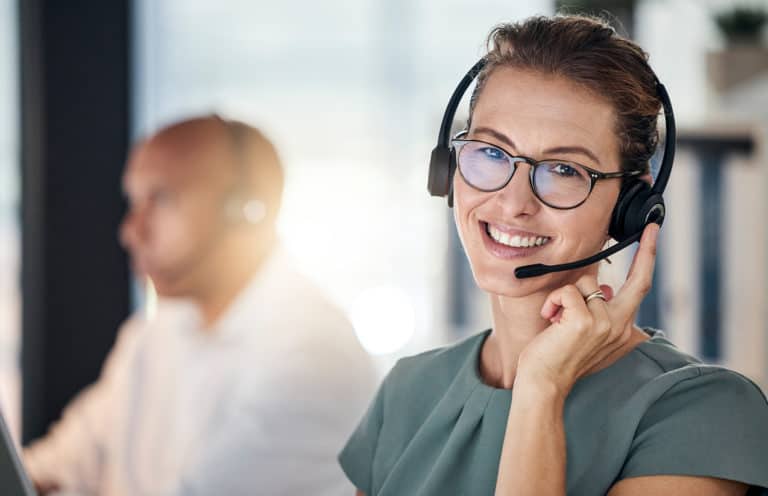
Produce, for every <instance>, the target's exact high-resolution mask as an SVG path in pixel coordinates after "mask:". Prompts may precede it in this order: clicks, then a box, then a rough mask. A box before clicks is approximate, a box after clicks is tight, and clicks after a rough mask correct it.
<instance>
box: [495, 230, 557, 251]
mask: <svg viewBox="0 0 768 496" xmlns="http://www.w3.org/2000/svg"><path fill="white" fill-rule="evenodd" d="M488 234H490V235H491V238H493V239H494V240H495V241H496V242H497V243H501V244H503V245H507V246H511V247H513V248H528V247H532V246H542V245H544V244H546V243H547V242H548V241H549V240H550V238H549V237H547V236H528V237H520V235H519V234H515V235H514V236H510V235H509V233H505V232H503V231H500V230H498V229H496V228H495V227H493V226H492V225H490V224H488Z"/></svg>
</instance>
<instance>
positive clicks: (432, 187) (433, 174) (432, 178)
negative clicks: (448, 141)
mask: <svg viewBox="0 0 768 496" xmlns="http://www.w3.org/2000/svg"><path fill="white" fill-rule="evenodd" d="M452 155H453V151H452V150H451V149H450V148H448V147H445V146H440V145H438V146H436V147H435V148H434V149H433V150H432V156H431V157H430V160H429V181H428V183H427V190H428V191H429V194H430V195H432V196H446V195H447V194H448V193H449V192H450V191H451V162H452Z"/></svg>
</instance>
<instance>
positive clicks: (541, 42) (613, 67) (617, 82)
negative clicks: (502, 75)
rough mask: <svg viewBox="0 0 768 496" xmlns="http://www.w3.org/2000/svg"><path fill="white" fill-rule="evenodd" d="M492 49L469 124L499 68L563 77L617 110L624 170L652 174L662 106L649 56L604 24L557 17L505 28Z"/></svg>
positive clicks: (494, 36)
mask: <svg viewBox="0 0 768 496" xmlns="http://www.w3.org/2000/svg"><path fill="white" fill-rule="evenodd" d="M487 45H488V53H487V55H486V60H487V64H486V66H485V67H484V68H483V70H482V71H481V72H480V74H478V76H477V85H476V86H475V89H474V91H473V93H472V98H471V100H470V110H469V121H470V123H471V120H472V113H473V111H474V108H475V105H476V103H477V99H478V98H479V96H480V94H481V93H482V91H483V87H484V86H485V82H486V81H487V79H488V77H489V76H490V75H491V74H492V73H493V71H494V70H495V69H497V68H498V67H502V66H503V67H514V68H519V69H526V70H534V71H538V72H541V73H544V74H551V75H556V76H563V77H565V78H567V79H569V80H570V81H572V82H574V83H576V84H578V85H579V86H581V87H583V88H585V89H587V90H588V91H590V92H592V93H594V94H596V95H598V96H600V97H602V98H604V99H606V100H607V101H609V102H610V103H611V104H612V105H613V108H614V111H615V112H616V117H617V119H616V135H617V138H618V140H619V154H620V159H621V168H622V169H623V170H625V171H630V170H642V171H644V172H648V170H649V166H648V164H649V160H650V158H651V156H652V155H653V152H654V151H655V149H656V145H657V144H658V133H657V130H656V121H657V117H658V114H659V111H660V110H661V102H660V100H659V98H658V96H657V93H656V76H655V75H654V73H653V71H652V69H651V68H650V66H649V65H648V55H647V54H646V53H645V52H644V51H643V50H642V49H641V48H640V47H639V46H638V45H637V44H635V43H634V42H632V41H630V40H628V39H626V38H623V37H621V36H619V35H618V34H617V33H616V31H615V30H614V29H613V28H612V27H611V26H610V25H608V24H607V23H606V22H605V21H603V20H602V19H598V18H592V17H585V16H577V15H557V16H554V17H531V18H529V19H526V20H525V21H522V22H517V23H505V24H500V25H498V26H496V27H495V28H494V29H493V30H492V31H491V33H490V34H489V35H488V41H487ZM468 127H469V125H468Z"/></svg>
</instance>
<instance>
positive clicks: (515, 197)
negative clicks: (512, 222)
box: [496, 162, 540, 216]
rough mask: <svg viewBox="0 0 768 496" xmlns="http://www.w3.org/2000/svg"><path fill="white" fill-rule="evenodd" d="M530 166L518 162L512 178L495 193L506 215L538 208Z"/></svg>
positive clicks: (532, 211)
mask: <svg viewBox="0 0 768 496" xmlns="http://www.w3.org/2000/svg"><path fill="white" fill-rule="evenodd" d="M531 167H532V166H531V165H530V164H528V163H526V162H518V163H517V169H515V173H514V174H513V175H512V178H511V179H510V180H509V182H508V183H507V185H506V186H504V187H503V188H502V189H500V190H499V191H498V192H497V193H496V200H497V201H498V202H499V203H500V205H501V206H502V208H503V209H504V210H505V213H506V214H507V215H512V216H515V215H524V214H533V213H535V212H536V211H537V210H538V209H539V208H540V204H539V201H538V199H537V198H536V195H535V194H534V193H533V188H532V186H531V181H530V172H531V171H530V168H531Z"/></svg>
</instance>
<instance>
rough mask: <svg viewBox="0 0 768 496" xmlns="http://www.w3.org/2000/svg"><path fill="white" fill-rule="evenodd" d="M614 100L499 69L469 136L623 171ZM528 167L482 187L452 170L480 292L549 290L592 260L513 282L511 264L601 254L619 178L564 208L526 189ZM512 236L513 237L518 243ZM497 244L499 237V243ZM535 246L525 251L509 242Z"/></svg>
mask: <svg viewBox="0 0 768 496" xmlns="http://www.w3.org/2000/svg"><path fill="white" fill-rule="evenodd" d="M614 122H615V114H614V111H613V108H612V107H611V105H610V104H609V103H608V102H607V101H604V100H603V99H601V98H599V97H597V96H595V95H593V94H592V93H590V92H588V91H587V90H585V89H583V88H581V87H579V86H577V85H575V84H574V83H572V82H570V81H569V80H567V79H564V78H562V77H559V76H551V75H543V74H541V73H538V72H532V71H525V70H520V69H513V68H508V67H501V68H498V69H496V70H495V71H494V72H493V73H492V74H491V76H490V77H489V78H488V80H487V81H486V85H485V88H484V89H483V90H482V92H481V94H480V97H479V99H478V101H477V104H476V106H475V110H474V113H473V116H472V126H471V128H470V129H469V134H468V136H467V139H477V140H482V141H485V142H489V143H492V144H495V145H498V146H500V147H502V148H503V149H505V150H507V151H508V152H509V153H510V154H513V155H521V156H526V157H530V158H533V159H536V160H541V159H544V158H558V159H563V160H567V161H569V162H576V163H579V164H582V165H585V166H587V167H589V168H592V169H595V170H598V171H603V172H612V171H618V170H620V167H619V151H618V141H617V138H616V136H615V134H614V131H613V130H614ZM529 167H530V166H529V165H528V164H526V163H524V162H521V163H519V164H518V166H517V170H516V172H515V174H514V175H513V176H512V179H511V180H510V181H509V183H508V184H507V185H506V186H505V187H504V188H503V189H501V190H498V191H494V192H483V191H479V190H477V189H475V188H473V187H472V186H470V185H469V184H467V183H466V182H465V180H464V179H463V178H462V176H461V174H459V173H458V171H457V173H456V174H455V176H454V183H453V184H454V219H455V221H456V226H457V228H458V231H459V236H460V238H461V241H462V244H463V246H464V250H465V251H466V253H467V256H468V258H469V262H470V265H471V266H472V272H473V274H474V277H475V280H476V282H477V284H478V286H480V288H481V289H483V290H485V291H488V292H490V293H494V294H500V295H506V296H515V297H519V296H525V295H528V294H531V293H534V292H538V291H550V290H552V289H554V288H556V287H559V286H562V285H564V284H567V283H569V282H574V281H575V280H576V279H577V278H578V277H579V276H580V275H582V274H584V273H585V272H587V271H591V272H593V273H596V271H597V266H596V265H593V266H590V267H588V268H585V269H580V270H576V271H567V272H559V273H553V274H548V275H545V276H539V277H533V278H530V279H517V278H516V277H515V275H514V271H515V268H516V267H520V266H523V265H528V264H533V263H544V264H559V263H564V262H570V261H573V260H578V259H581V258H584V257H588V256H590V255H593V254H595V253H597V252H598V251H600V250H601V249H602V247H603V245H604V244H605V242H606V240H607V239H608V234H607V231H608V223H609V221H610V217H611V211H612V210H613V207H614V205H615V203H616V199H617V197H618V194H619V188H620V184H621V183H620V181H621V180H620V179H607V180H601V181H597V183H596V184H595V187H594V189H593V190H592V193H591V194H590V195H589V197H588V199H587V200H586V201H585V202H584V203H583V204H581V205H580V206H578V207H576V208H574V209H571V210H558V209H554V208H551V207H548V206H546V205H544V204H543V203H541V202H540V201H539V200H538V199H537V198H536V196H535V195H534V194H533V191H532V190H531V186H530V182H529V175H528V173H529ZM515 236H520V239H519V240H518V239H516V238H515ZM494 237H495V238H496V239H498V240H499V241H497V240H496V239H494ZM525 238H528V239H530V240H532V241H531V243H529V244H533V240H536V241H537V242H538V243H542V242H543V243H542V244H541V245H535V246H529V247H527V248H522V247H512V246H509V245H510V244H511V245H518V246H519V245H522V244H525V242H524V241H522V240H524V239H525Z"/></svg>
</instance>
